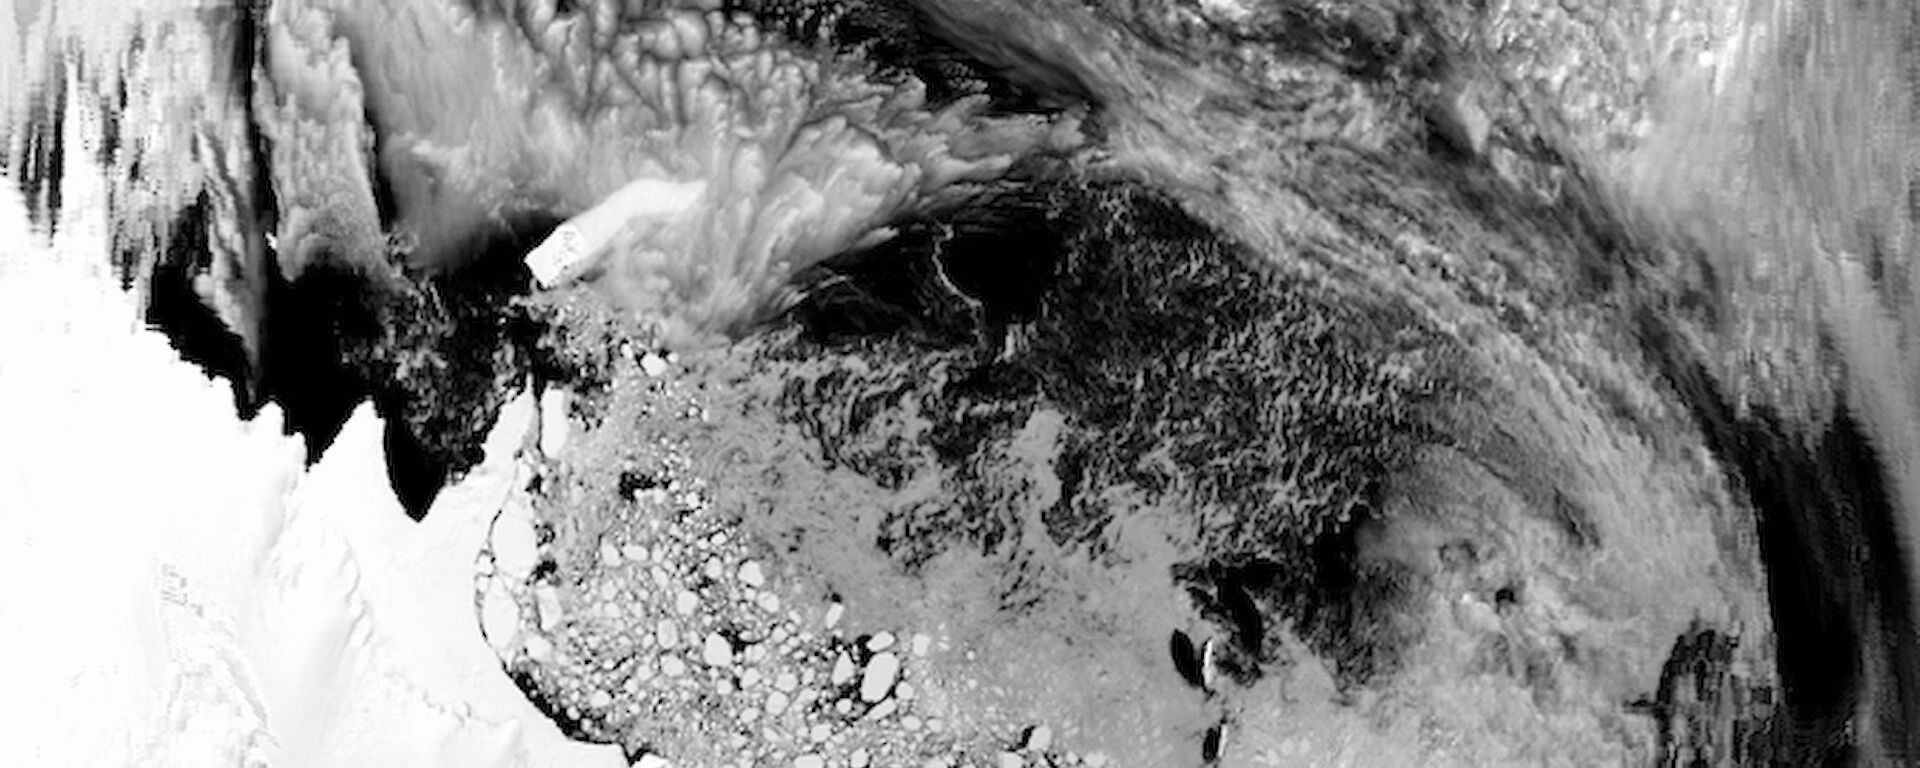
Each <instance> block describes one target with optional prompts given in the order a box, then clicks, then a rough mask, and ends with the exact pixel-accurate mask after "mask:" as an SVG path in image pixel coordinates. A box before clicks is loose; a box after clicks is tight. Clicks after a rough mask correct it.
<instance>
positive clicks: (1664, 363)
mask: <svg viewBox="0 0 1920 768" xmlns="http://www.w3.org/2000/svg"><path fill="white" fill-rule="evenodd" d="M1639 328H1640V336H1641V339H1642V343H1643V344H1645V345H1646V346H1647V348H1648V351H1649V353H1650V356H1651V357H1652V358H1653V359H1654V360H1656V361H1657V362H1658V363H1659V365H1660V368H1661V373H1662V375H1663V376H1664V377H1665V378H1666V380H1667V381H1668V382H1669V384H1670V385H1671V386H1673V387H1674V389H1675V390H1676V391H1677V393H1678V394H1679V395H1680V399H1681V400H1682V402H1683V403H1684V404H1685V405H1686V406H1687V407H1688V408H1690V409H1691V410H1692V413H1693V417H1694V420H1695V421H1696V422H1697V423H1698V425H1699V427H1700V429H1701V431H1702V433H1703V435H1704V436H1705V438H1706V441H1707V445H1708V447H1709V449H1710V450H1712V451H1713V452H1714V454H1715V455H1717V456H1719V457H1720V459H1721V460H1722V461H1724V462H1725V463H1726V465H1727V466H1728V467H1729V471H1730V472H1731V473H1732V475H1733V479H1734V480H1735V481H1736V482H1737V483H1738V484H1739V485H1740V486H1742V487H1743V488H1744V490H1745V491H1746V494H1747V497H1748V501H1749V502H1750V503H1751V504H1752V505H1753V508H1754V510H1755V514H1756V516H1757V517H1758V520H1757V523H1758V531H1759V535H1760V544H1761V556H1762V560H1763V562H1764V563H1765V565H1766V568H1765V570H1766V577H1767V589H1768V596H1769V602H1770V604H1771V606H1772V611H1773V619H1774V620H1773V626H1774V630H1775V634H1776V637H1775V643H1776V647H1777V651H1778V655H1777V671H1778V673H1779V675H1780V681H1781V686H1782V689H1783V691H1782V693H1783V699H1784V704H1785V708H1786V711H1785V713H1784V718H1785V720H1786V728H1784V729H1783V735H1782V738H1783V743H1781V744H1780V745H1778V747H1779V748H1780V749H1781V750H1783V751H1784V754H1785V758H1786V760H1787V764H1792V765H1853V764H1856V763H1857V762H1858V761H1859V760H1860V759H1861V756H1862V755H1863V754H1875V753H1877V754H1884V755H1912V754H1920V752H1916V747H1917V746H1920V744H1917V743H1916V741H1915V738H1916V734H1914V733H1913V732H1912V730H1911V728H1910V725H1911V724H1912V723H1915V722H1920V644H1916V642H1915V634H1914V633H1915V625H1914V622H1913V617H1912V616H1911V614H1910V608H1909V606H1910V605H1911V600H1910V597H1911V595H1910V588H1909V586H1908V584H1907V582H1906V578H1905V574H1906V573H1907V572H1908V571H1907V562H1906V559H1907V558H1906V557H1905V556H1904V555H1903V554H1902V553H1901V552H1900V551H1899V547H1898V544H1897V542H1898V541H1899V537H1898V536H1897V533H1898V530H1897V527H1896V526H1897V525H1899V522H1898V512H1897V510H1896V509H1895V506H1894V504H1893V501H1892V499H1891V498H1889V496H1888V490H1887V488H1886V487H1885V485H1884V481H1883V480H1882V478H1881V474H1880V473H1881V463H1880V459H1879V456H1878V454H1877V452H1876V451H1875V450H1874V448H1873V447H1872V445H1871V444H1870V442H1869V441H1868V439H1867V437H1866V436H1865V434H1864V433H1863V432H1862V429H1861V427H1860V425H1859V423H1858V422H1857V421H1856V419H1855V417H1854V416H1853V415H1852V414H1851V413H1849V412H1848V410H1847V409H1846V408H1845V407H1844V406H1841V407H1840V408H1839V409H1838V411H1837V412H1836V413H1835V414H1834V418H1833V420H1832V423H1831V425H1830V426H1829V427H1828V428H1827V429H1826V430H1825V431H1823V432H1822V433H1820V434H1818V435H1814V436H1812V437H1811V438H1803V437H1801V436H1800V435H1799V433H1798V432H1797V431H1795V430H1793V429H1790V428H1788V426H1787V425H1786V424H1785V423H1784V422H1783V420H1782V419H1781V417H1780V416H1779V415H1778V414H1776V413H1774V412H1773V411H1772V410H1771V409H1770V408H1768V407H1766V406H1764V405H1754V406H1750V408H1751V410H1752V412H1751V413H1750V414H1749V415H1744V416H1743V415H1738V414H1736V412H1735V410H1734V408H1733V406H1732V404H1731V402H1730V401H1729V400H1728V397H1727V395H1726V394H1724V393H1723V392H1721V391H1720V389H1719V388H1718V386H1717V385H1716V384H1715V383H1714V381H1713V379H1712V377H1711V375H1710V374H1709V373H1708V370H1707V368H1706V366H1705V364H1704V363H1702V362H1699V361H1697V360H1693V359H1691V358H1690V357H1689V356H1688V354H1687V353H1686V352H1685V351H1684V349H1683V347H1682V346H1681V342H1680V341H1679V340H1678V339H1677V338H1676V337H1675V336H1674V334H1673V333H1672V332H1670V331H1668V330H1667V329H1666V326H1665V324H1664V322H1663V321H1661V320H1659V319H1656V318H1654V317H1652V316H1651V315H1650V314H1647V315H1643V316H1642V317H1641V318H1640V321H1639ZM1875 681H1885V682H1884V683H1876V682H1875ZM1868 697H1873V698H1872V699H1871V703H1872V704H1873V711H1874V712H1875V713H1876V714H1877V716H1878V717H1879V719H1880V721H1881V722H1880V724H1879V725H1880V727H1879V729H1878V731H1879V735H1880V736H1881V738H1882V739H1883V742H1884V743H1881V744H1860V743H1858V739H1857V735H1856V729H1855V726H1854V724H1853V720H1854V718H1855V714H1856V708H1857V706H1858V705H1860V704H1861V703H1863V702H1864V701H1868V700H1869V699H1868Z"/></svg>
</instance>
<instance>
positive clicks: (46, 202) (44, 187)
mask: <svg viewBox="0 0 1920 768" xmlns="http://www.w3.org/2000/svg"><path fill="white" fill-rule="evenodd" d="M73 55H78V54H73ZM67 74H68V73H67V59H66V58H64V57H63V56H61V55H60V53H59V52H58V50H57V48H56V49H55V50H54V51H52V52H49V53H48V74H47V77H46V79H45V80H44V81H42V82H41V83H40V84H39V85H38V86H36V87H35V88H34V89H33V92H32V93H30V94H29V95H28V99H27V102H28V107H27V115H26V120H25V124H24V126H23V128H24V132H25V136H24V141H23V142H22V145H23V146H22V148H21V157H20V159H19V164H20V168H19V171H18V173H17V177H16V180H15V183H16V184H17V185H18V188H19V190H20V196H21V197H22V198H23V199H25V201H26V204H27V217H28V219H29V220H30V221H32V222H34V223H35V224H36V225H38V226H40V227H42V228H44V229H45V230H46V231H48V232H52V231H53V230H54V228H55V227H57V226H58V222H59V220H60V211H61V206H62V204H63V202H64V201H63V200H62V199H61V189H60V187H61V182H62V181H64V180H65V179H66V170H67V168H66V165H67V152H66V149H67V148H66V138H67V131H66V124H67V98H68V94H67Z"/></svg>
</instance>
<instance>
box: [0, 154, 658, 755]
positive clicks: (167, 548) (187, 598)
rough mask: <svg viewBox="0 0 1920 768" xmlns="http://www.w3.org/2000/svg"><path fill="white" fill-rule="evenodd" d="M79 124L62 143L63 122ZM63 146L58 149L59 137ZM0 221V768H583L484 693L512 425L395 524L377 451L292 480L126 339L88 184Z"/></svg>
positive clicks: (517, 706)
mask: <svg viewBox="0 0 1920 768" xmlns="http://www.w3.org/2000/svg"><path fill="white" fill-rule="evenodd" d="M76 122H79V121H76ZM71 130H75V131H78V130H81V128H78V127H75V128H72V129H71ZM13 188H14V187H13V185H12V184H11V183H10V182H9V183H7V184H6V185H5V190H6V191H5V192H4V193H0V194H6V195H7V197H5V198H4V199H0V322H3V323H4V326H5V329H6V330H5V331H4V332H0V424H5V425H6V426H5V428H4V429H0V527H3V528H4V533H0V580H4V582H5V583H6V584H8V585H10V586H9V588H8V589H6V590H5V591H4V596H0V626H4V627H5V628H6V630H5V633H4V635H0V652H3V653H4V654H5V656H6V658H8V659H10V660H11V661H12V663H13V667H14V668H13V670H12V672H11V673H10V675H9V680H8V682H7V683H6V684H5V685H4V686H0V721H4V722H5V723H6V725H5V727H4V728H0V730H4V731H5V732H7V733H8V734H9V735H8V736H6V737H4V738H0V765H8V766H80V765H87V766H116V765H151V766H211V765H268V764H271V765H275V766H332V765H338V766H370V765H395V766H400V765H404V766H460V767H461V768H474V767H477V766H517V765H530V766H546V765H551V766H562V765H564V766H603V765H620V764H622V760H621V758H620V755H619V752H618V751H617V750H615V749H613V748H610V747H595V746H591V745H585V744H579V743H574V742H570V741H567V740H566V739H565V738H564V737H563V736H561V734H560V733H559V732H558V730H557V729H556V728H555V726H554V725H553V723H552V722H550V721H549V720H547V719H546V718H544V717H542V716H541V715H540V714H539V713H538V712H537V711H535V710H534V709H533V707H532V706H531V705H529V704H528V703H527V701H526V699H525V698H524V697H523V696H521V694H520V693H519V692H518V691H517V690H516V689H515V688H514V686H513V684H512V682H511V681H510V680H509V679H508V678H507V677H506V676H505V674H504V673H503V672H502V671H501V669H500V666H499V664H498V662H497V660H496V658H495V656H494V655H493V653H492V651H491V650H489V649H488V648H487V646H486V645H485V643H484V642H483V641H482V639H481V636H480V634H479V633H478V628H477V625H476V619H475V615H474V612H473V608H472V606H473V599H472V594H473V593H472V585H473V562H474V556H475V553H476V551H477V550H478V548H479V546H480V543H481V541H482V540H483V539H484V537H485V532H486V526H487V524H488V523H489V521H490V520H491V518H492V516H493V513H494V512H495V511H497V510H498V508H499V502H500V500H501V499H502V498H503V496H504V495H505V492H506V488H507V486H508V483H510V482H511V481H512V479H513V476H514V471H515V470H514V467H515V462H514V460H513V452H514V450H515V448H516V447H517V446H518V445H520V442H521V437H522V436H523V435H524V434H525V431H526V430H527V429H528V428H529V427H530V425H531V423H532V409H533V406H532V404H531V402H530V401H523V402H520V403H516V404H515V406H514V407H513V408H511V409H509V412H508V414H507V415H506V416H505V417H503V418H502V419H501V421H500V424H499V425H498V427H497V428H496V429H495V431H494V433H493V435H492V437H491V439H490V441H489V443H488V449H487V455H488V458H487V461H486V463H485V464H484V465H482V466H481V467H479V468H477V469H476V470H475V471H473V472H472V473H470V475H469V476H468V478H467V479H466V480H465V482H463V483H461V484H460V485H458V486H456V487H454V488H451V489H449V490H448V491H447V492H446V493H444V494H442V496H441V497H440V499H439V502H438V504H437V505H436V506H435V507H434V511H433V514H432V516H431V517H429V518H428V519H427V521H426V522H425V523H424V524H415V523H413V522H411V521H409V520H408V519H407V517H406V516H405V515H403V514H401V513H400V510H399V509H398V506H397V504H396V502H395V501H394V499H393V495H392V493H391V492H390V491H389V490H388V488H387V480H386V475H385V469H384V460H383V457H382V455H381V450H382V449H381V442H380V432H381V425H380V424H379V421H378V419H377V417H376V416H375V415H374V414H373V412H372V409H371V408H370V407H363V408H362V409H361V410H360V411H358V412H357V413H355V414H354V417H353V419H352V421H351V422H350V423H349V424H348V425H347V427H346V429H345V431H344V432H343V433H342V435H341V436H340V438H339V441H338V442H337V443H336V444H335V445H334V447H333V448H332V450H330V451H329V452H328V453H327V455H326V457H325V459H324V460H323V461H321V462H320V463H318V464H317V465H315V466H313V467H311V468H305V469H303V467H302V449H301V446H300V445H299V441H298V439H297V438H292V437H286V436H283V435H282V434H281V429H280V417H279V415H278V411H277V410H275V409H274V408H273V407H271V406H270V407H268V409H267V410H266V411H265V412H264V413H262V414H261V415H260V416H259V417H258V418H256V419H254V420H253V421H252V422H250V423H249V422H243V421H240V420H239V419H237V418H236V417H235V416H234V415H233V413H234V412H233V404H232V395H231V392H230V389H229V387H228V385H227V383H226V382H223V381H210V380H208V379H207V378H206V377H205V376H204V375H203V374H201V373H200V372H199V370H198V369H196V368H195V367H194V366H192V365H190V364H188V363H186V362H182V361H181V360H180V359H179V357H178V356H177V355H176V354H175V353H174V352H173V351H172V350H171V349H170V348H169V347H168V344H167V340H166V338H165V337H164V336H162V335H161V334H159V333H157V332H153V331H150V330H146V329H144V328H142V327H141V326H140V325H139V323H138V322H137V321H136V318H137V315H136V312H135V310H134V307H133V303H132V301H131V300H130V299H129V298H128V297H126V296H125V295H124V294H123V293H121V292H120V291H119V290H117V289H116V288H115V287H114V285H113V283H114V279H113V278H112V276H111V270H110V269H109V267H108V265H107V260H106V259H105V258H104V248H105V245H104V236H103V231H104V226H105V223H104V221H103V213H102V210H103V209H102V203H101V198H100V189H99V181H98V179H97V178H94V177H93V176H92V175H91V174H88V173H73V174H70V175H69V180H68V182H67V190H66V193H67V195H68V196H69V199H70V200H73V201H74V205H72V206H71V207H69V208H68V211H67V213H66V214H65V215H64V217H63V221H62V222H61V226H60V227H59V229H58V232H57V234H55V235H54V236H53V237H52V238H51V240H50V241H49V240H48V239H47V238H45V237H44V236H36V235H33V234H30V233H29V232H28V227H27V224H26V219H25V216H24V213H23V210H22V206H21V201H20V200H19V198H18V195H17V194H14V193H13V191H12V190H13Z"/></svg>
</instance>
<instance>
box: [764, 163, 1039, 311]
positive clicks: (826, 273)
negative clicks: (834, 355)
mask: <svg viewBox="0 0 1920 768" xmlns="http://www.w3.org/2000/svg"><path fill="white" fill-rule="evenodd" d="M1054 185H1055V183H1054V182H1047V181H1040V180H1028V181H1025V182H1021V183H1012V184H1004V185H998V186H995V187H994V188H992V189H991V190H989V191H986V192H983V193H982V194H980V195H977V196H974V197H973V198H971V199H969V200H968V201H967V202H965V203H964V204H961V205H958V206H954V207H950V208H947V209H945V210H941V211H937V212H933V213H928V214H916V215H912V216H908V217H906V218H904V219H902V220H899V221H896V222H893V224H892V225H891V226H892V227H893V228H894V229H895V230H897V232H898V234H896V235H895V236H894V237H893V238H891V239H889V240H888V241H886V242H884V243H881V244H879V245H877V246H873V247H870V248H865V249H860V250H856V251H850V252H847V253H842V254H840V255H838V256H835V257H833V258H829V259H827V260H825V261H823V262H821V263H819V264H817V265H815V266H814V267H812V268H810V269H808V270H807V271H806V272H804V273H802V274H801V275H798V276H796V278H795V281H794V282H795V285H796V286H798V287H799V288H800V290H801V291H802V293H803V294H804V296H805V298H804V299H803V300H802V301H801V302H800V303H799V304H798V305H797V306H796V307H795V308H794V309H792V310H791V311H790V315H791V316H792V317H794V318H795V319H797V320H798V321H799V322H800V324H801V326H802V327H803V328H805V329H806V331H807V332H808V334H809V335H810V337H812V338H813V339H814V340H816V341H823V342H831V341H845V340H851V339H855V338H862V337H870V336H883V335H897V334H905V335H907V336H909V337H912V338H915V339H918V340H920V341H923V342H927V343H933V344H936V345H953V344H964V343H968V342H972V341H978V340H980V339H984V338H987V337H988V336H991V335H993V334H994V333H996V332H998V331H1000V330H1003V329H1005V328H1006V327H1007V326H1008V325H1011V324H1014V323H1019V322H1025V321H1029V320H1032V319H1033V318H1034V316H1035V315H1036V314H1037V313H1038V311H1039V308H1040V300H1041V297H1042V296H1043V295H1044V294H1045V293H1046V292H1047V291H1048V290H1049V289H1050V288H1051V286H1052V283H1053V275H1054V272H1055V269H1056V265H1057V261H1058V259H1059V256H1060V253H1061V252H1062V250H1063V249H1064V248H1065V242H1064V241H1063V239H1062V237H1061V234H1060V229H1059V227H1058V226H1057V224H1058V221H1057V217H1058V212H1057V210H1056V208H1055V207H1054V205H1053V203H1052V202H1051V201H1050V200H1049V197H1050V196H1051V195H1053V194H1054V192H1053V191H1052V190H1053V187H1054Z"/></svg>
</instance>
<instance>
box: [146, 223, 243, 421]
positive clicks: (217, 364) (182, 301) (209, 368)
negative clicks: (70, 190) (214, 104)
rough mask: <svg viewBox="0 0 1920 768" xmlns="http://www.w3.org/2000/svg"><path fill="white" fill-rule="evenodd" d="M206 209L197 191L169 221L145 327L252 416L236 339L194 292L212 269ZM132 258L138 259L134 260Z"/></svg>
mask: <svg viewBox="0 0 1920 768" xmlns="http://www.w3.org/2000/svg"><path fill="white" fill-rule="evenodd" d="M210 208H211V204H210V203H209V202H208V199H207V194H206V193H205V192H202V193H201V194H200V196H199V197H198V199H196V200H195V201H194V202H193V204H192V205H189V206H187V208H186V209H185V210H183V211H181V212H180V214H179V215H178V216H177V217H176V218H175V219H174V222H173V231H172V236H171V238H170V239H169V242H167V243H166V244H165V251H164V253H163V254H162V255H161V257H160V258H159V259H158V260H157V261H156V262H155V264H154V268H153V273H152V274H151V275H148V276H147V280H146V282H147V308H146V318H145V319H146V323H147V325H148V326H149V327H151V328H153V329H155V330H158V331H160V332H161V333H162V334H164V335H165V336H166V337H167V341H168V343H169V344H171V345H172V346H173V349H174V351H175V352H177V353H179V355H180V357H181V359H183V360H186V361H187V362H189V363H193V364H194V365H197V366H200V368H201V370H203V371H204V372H206V374H207V375H208V376H209V377H213V378H221V379H225V380H227V381H228V382H229V383H230V384H231V385H232V387H233V403H234V408H235V409H236V410H237V411H239V412H240V413H243V414H248V415H251V411H252V405H251V402H250V401H251V396H250V394H249V393H248V391H247V387H246V382H247V381H250V380H252V378H253V371H252V370H250V369H251V366H250V365H249V364H248V362H247V352H246V348H245V346H244V345H243V344H242V343H241V340H240V337H239V336H237V335H235V334H234V333H233V331H232V330H231V329H229V328H227V326H226V324H225V323H223V322H221V320H220V318H219V316H217V315H215V314H214V311H213V309H212V308H211V307H209V306H207V304H206V302H205V301H202V300H201V298H200V296H199V294H198V292H196V291H195V290H194V287H193V283H194V278H195V277H196V276H197V275H200V274H203V273H205V272H206V270H208V269H209V268H211V267H212V259H213V254H212V253H211V252H210V251H209V249H208V248H207V238H208V237H209V235H210V231H209V227H210V222H209V217H210V216H211V212H210V210H209V209H210ZM135 258H137V257H135Z"/></svg>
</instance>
